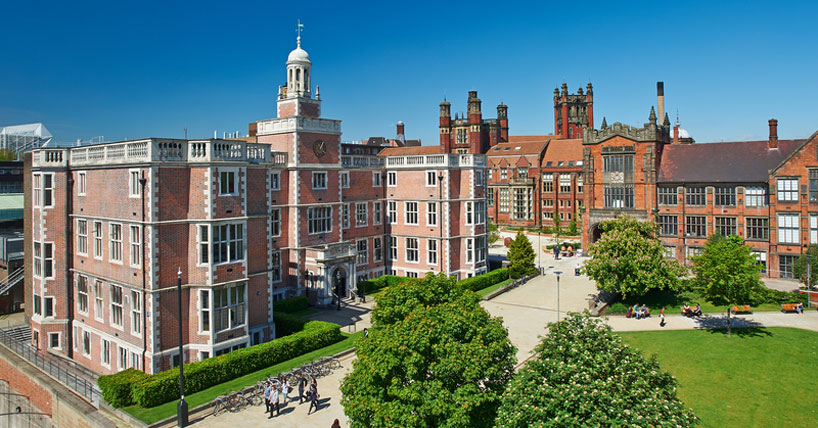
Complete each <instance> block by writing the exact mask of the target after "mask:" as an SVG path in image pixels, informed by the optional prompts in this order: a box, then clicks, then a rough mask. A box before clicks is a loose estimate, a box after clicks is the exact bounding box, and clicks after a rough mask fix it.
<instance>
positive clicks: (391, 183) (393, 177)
mask: <svg viewBox="0 0 818 428" xmlns="http://www.w3.org/2000/svg"><path fill="white" fill-rule="evenodd" d="M386 187H398V172H397V171H389V172H387V173H386Z"/></svg>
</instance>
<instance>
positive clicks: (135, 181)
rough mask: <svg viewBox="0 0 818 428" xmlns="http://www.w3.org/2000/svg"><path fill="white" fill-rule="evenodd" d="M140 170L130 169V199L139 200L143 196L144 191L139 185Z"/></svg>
mask: <svg viewBox="0 0 818 428" xmlns="http://www.w3.org/2000/svg"><path fill="white" fill-rule="evenodd" d="M139 173H140V171H139V169H129V170H128V197H129V198H138V197H140V196H142V189H141V188H140V187H141V186H140V185H139V178H140V176H139Z"/></svg>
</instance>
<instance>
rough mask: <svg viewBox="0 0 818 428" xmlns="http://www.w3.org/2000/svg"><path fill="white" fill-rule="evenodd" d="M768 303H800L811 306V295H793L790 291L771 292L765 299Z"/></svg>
mask: <svg viewBox="0 0 818 428" xmlns="http://www.w3.org/2000/svg"><path fill="white" fill-rule="evenodd" d="M765 302H766V303H779V304H780V303H798V302H801V303H803V304H804V306H805V307H806V306H809V305H808V304H809V294H806V293H804V294H801V293H791V292H789V291H778V290H769V291H768V294H767V296H766V299H765Z"/></svg>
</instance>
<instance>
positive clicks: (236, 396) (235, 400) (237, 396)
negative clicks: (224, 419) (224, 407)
mask: <svg viewBox="0 0 818 428" xmlns="http://www.w3.org/2000/svg"><path fill="white" fill-rule="evenodd" d="M228 400H229V401H230V405H231V406H232V407H231V408H230V411H231V412H233V413H235V412H238V411H239V410H241V409H243V408H244V406H245V405H247V401H246V400H244V396H243V395H242V394H241V393H240V392H238V391H233V392H231V393H230V395H229V396H228Z"/></svg>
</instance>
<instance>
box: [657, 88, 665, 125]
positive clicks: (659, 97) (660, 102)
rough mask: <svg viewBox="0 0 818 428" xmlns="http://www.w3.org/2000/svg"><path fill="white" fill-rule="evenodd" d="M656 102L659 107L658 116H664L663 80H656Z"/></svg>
mask: <svg viewBox="0 0 818 428" xmlns="http://www.w3.org/2000/svg"><path fill="white" fill-rule="evenodd" d="M656 104H657V105H658V107H659V117H660V118H663V117H665V82H656Z"/></svg>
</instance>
